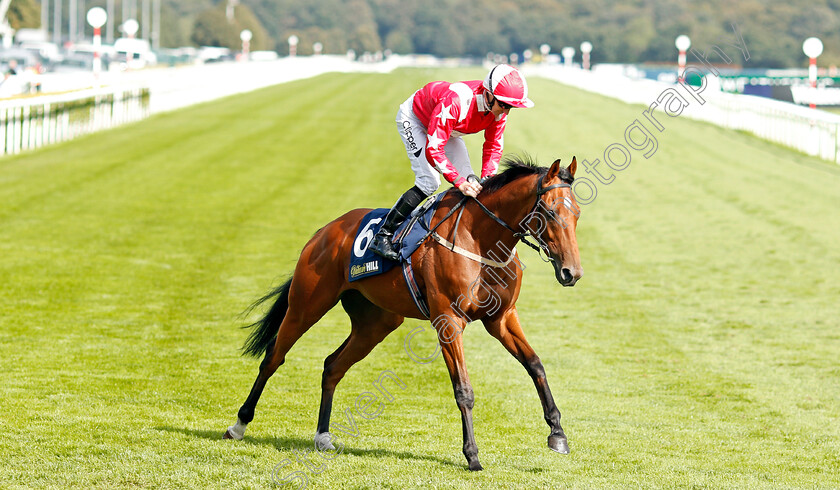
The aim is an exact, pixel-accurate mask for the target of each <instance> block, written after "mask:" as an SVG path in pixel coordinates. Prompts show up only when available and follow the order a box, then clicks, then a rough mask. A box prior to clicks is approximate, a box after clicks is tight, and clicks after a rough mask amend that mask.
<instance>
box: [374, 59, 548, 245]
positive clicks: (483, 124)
mask: <svg viewBox="0 0 840 490" xmlns="http://www.w3.org/2000/svg"><path fill="white" fill-rule="evenodd" d="M533 106H534V103H533V102H532V101H531V99H529V98H528V84H527V83H526V82H525V77H523V76H522V74H521V73H520V72H519V70H517V69H516V68H514V67H512V66H509V65H497V66H495V67H494V68H493V69H492V70H490V73H488V74H487V77H486V78H485V79H484V81H483V82H482V81H481V80H471V81H466V82H456V83H449V82H431V83H429V84H428V85H426V86H424V87H423V88H421V89H420V90H418V91H417V92H415V93H414V94H413V95H412V96H411V97H409V98H408V100H406V101H405V102H403V104H402V105H401V106H400V110H399V112H397V119H396V121H397V131H399V133H400V137H401V138H402V140H403V144H405V149H406V153H407V154H408V159H409V160H410V161H411V170H412V171H414V175H416V178H415V180H414V187H412V188H411V189H409V190H408V191H406V192H405V194H403V195H402V197H400V198H399V199H398V200H397V203H396V204H395V205H394V207H393V208H391V210H390V211H389V212H388V215H387V216H386V217H385V222H384V223H383V224H382V227H381V228H380V229H379V232H378V233H377V234H376V236H375V237H374V238H373V241H372V242H371V244H370V249H371V250H372V251H373V252H374V253H376V254H378V255H381V256H382V257H385V258H388V259H391V260H399V255H398V254H397V251H396V250H395V249H394V244H393V243H392V242H391V239H392V238H393V236H394V231H395V230H396V229H397V228H398V227H399V225H400V224H402V222H403V221H405V219H406V218H407V217H408V216H409V215H410V214H411V212H412V211H413V210H414V208H416V207H417V205H419V204H420V203H421V202H422V201H423V200H424V199H426V198H427V197H429V196H430V195H432V194H434V193H435V191H437V189H438V187H439V186H440V175H441V174H442V175H443V177H444V178H445V179H446V180H447V181H448V182H449V183H451V184H452V185H453V186H455V187H456V188H457V189H458V190H459V191H461V193H462V194H464V195H465V196H471V197H476V196H477V195H478V193H479V192H481V183H480V181H479V179H478V177H476V175H475V174H474V173H473V171H472V168H471V167H470V157H469V154H468V153H467V146H466V144H465V143H464V141H463V140H462V139H461V136H463V135H465V134H473V133H478V132H480V131H484V146H483V151H482V158H481V179H485V178H487V177H490V176H491V175H494V174H495V173H496V170H497V169H498V167H499V160H500V159H501V157H502V147H503V144H504V141H503V134H504V131H505V124H506V123H507V115H508V112H509V111H510V109H511V108H512V107H519V108H528V107H533Z"/></svg>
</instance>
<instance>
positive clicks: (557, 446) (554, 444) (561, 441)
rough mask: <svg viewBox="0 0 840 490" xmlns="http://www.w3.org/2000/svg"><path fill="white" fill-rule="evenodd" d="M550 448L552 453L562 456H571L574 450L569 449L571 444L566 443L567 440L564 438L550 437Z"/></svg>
mask: <svg viewBox="0 0 840 490" xmlns="http://www.w3.org/2000/svg"><path fill="white" fill-rule="evenodd" d="M548 448H549V449H551V450H552V451H557V452H558V453H560V454H569V453H570V452H572V450H571V449H569V443H568V442H567V441H566V438H565V437H562V436H555V435H551V436H548Z"/></svg>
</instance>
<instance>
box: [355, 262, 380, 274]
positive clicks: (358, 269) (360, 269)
mask: <svg viewBox="0 0 840 490" xmlns="http://www.w3.org/2000/svg"><path fill="white" fill-rule="evenodd" d="M378 270H379V262H378V261H376V260H372V261H370V262H365V263H364V264H358V265H354V266H353V267H351V268H350V277H358V276H361V275H363V274H369V273H371V272H376V271H378Z"/></svg>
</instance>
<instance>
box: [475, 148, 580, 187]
mask: <svg viewBox="0 0 840 490" xmlns="http://www.w3.org/2000/svg"><path fill="white" fill-rule="evenodd" d="M502 167H503V168H504V170H502V171H501V172H499V173H498V174H496V175H494V176H492V177H490V178H488V179H487V180H485V181H484V183H483V184H481V186H482V187H483V190H482V191H481V192H482V193H485V192H495V191H498V190H499V189H501V188H502V187H504V186H505V185H507V184H509V183H511V182H513V181H514V180H517V179H519V178H520V177H524V176H526V175H539V176H541V177H542V176H544V175H545V174H546V173H548V167H541V166H539V165H537V163H536V162H535V161H534V159H533V158H532V157H531V156H530V155H524V156H523V155H508V156H506V157H505V158H504V160H503V161H502ZM560 180H562V181H563V182H566V183H567V184H571V183H572V180H573V177H572V174H571V173H570V172H569V169H567V168H565V167H561V169H560Z"/></svg>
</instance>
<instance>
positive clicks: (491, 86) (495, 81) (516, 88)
mask: <svg viewBox="0 0 840 490" xmlns="http://www.w3.org/2000/svg"><path fill="white" fill-rule="evenodd" d="M484 88H486V89H487V90H488V91H489V92H490V93H491V94H493V96H494V97H496V98H497V99H499V100H501V101H502V102H504V103H506V104H510V105H512V106H513V107H519V108H523V109H525V108H528V107H534V102H533V101H532V100H531V99H529V98H528V83H527V82H526V81H525V77H523V76H522V73H520V72H519V70H517V69H516V68H514V67H512V66H510V65H504V64H503V65H496V66H495V67H493V69H492V70H490V73H488V74H487V78H485V79H484Z"/></svg>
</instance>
